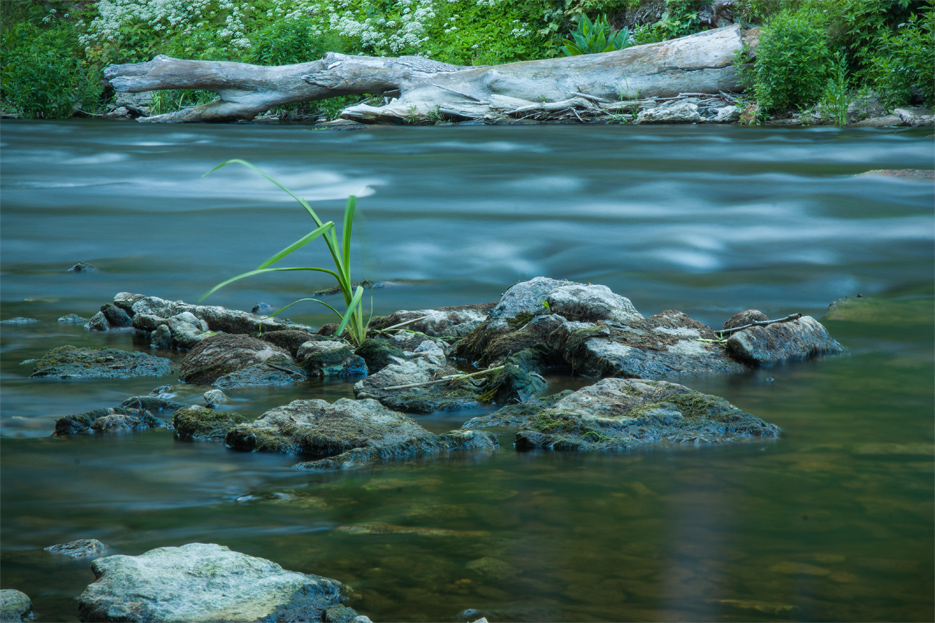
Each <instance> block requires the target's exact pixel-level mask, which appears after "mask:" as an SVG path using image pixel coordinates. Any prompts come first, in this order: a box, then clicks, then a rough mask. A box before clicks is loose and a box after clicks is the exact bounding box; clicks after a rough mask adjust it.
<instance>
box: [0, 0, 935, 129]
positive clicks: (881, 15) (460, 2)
mask: <svg viewBox="0 0 935 623" xmlns="http://www.w3.org/2000/svg"><path fill="white" fill-rule="evenodd" d="M932 2H933V0H736V1H735V2H734V8H735V11H736V13H737V14H738V17H739V19H740V20H741V22H742V23H743V24H744V25H745V26H751V25H760V26H762V27H763V33H762V36H761V39H760V46H759V48H758V51H757V58H756V60H755V62H754V64H753V66H752V67H748V68H747V70H746V72H745V73H746V75H747V78H748V81H749V85H748V86H749V87H750V88H749V89H748V97H749V95H750V94H751V93H752V97H753V98H755V99H756V100H757V102H758V104H759V111H760V115H761V117H764V116H769V115H772V114H777V113H782V112H786V111H788V110H792V109H801V108H804V107H808V106H811V105H813V104H816V103H819V102H822V103H827V104H829V105H834V106H836V107H838V108H840V104H841V101H842V97H843V98H844V99H845V101H846V99H847V98H849V97H852V96H854V95H856V94H857V93H858V92H860V91H863V92H866V91H867V90H870V89H872V90H874V91H875V92H876V93H877V94H878V95H879V96H880V98H881V100H882V101H883V102H884V103H885V105H886V106H888V107H891V108H892V107H895V106H899V105H905V104H909V103H922V102H925V103H928V104H929V105H931V104H933V103H935V93H933V88H935V87H933V71H935V69H933V67H935V60H933V34H935V33H933V10H932ZM647 4H653V5H655V6H656V7H661V9H662V10H661V17H660V18H659V19H658V20H657V21H656V22H654V23H651V24H642V25H637V26H634V27H632V28H631V29H630V44H632V45H637V44H644V43H651V42H655V41H662V40H666V39H671V38H675V37H680V36H685V35H689V34H693V33H695V32H699V31H700V30H702V29H703V28H704V26H703V25H702V23H701V19H700V17H699V12H700V11H701V10H702V9H704V8H705V6H706V5H709V4H710V0H708V1H705V0H516V1H511V0H336V1H335V0H253V1H251V2H245V1H244V0H185V1H183V0H120V2H118V1H117V0H34V1H33V0H31V1H29V2H11V1H9V0H6V1H5V2H3V4H2V5H0V6H2V32H0V36H2V48H0V67H2V91H0V101H2V106H3V110H4V111H6V112H13V113H16V114H19V115H22V116H24V117H30V118H42V119H52V118H64V117H69V116H71V115H72V114H73V113H74V112H75V111H79V110H80V111H85V112H89V113H95V112H101V111H102V110H104V109H105V108H106V106H107V105H108V103H109V102H110V101H111V100H112V98H113V93H111V92H105V91H103V89H102V87H101V85H100V77H101V72H102V71H103V68H104V67H106V66H107V65H109V64H112V63H135V62H141V61H146V60H150V59H151V58H152V57H153V56H155V55H156V54H168V55H170V56H176V57H180V58H191V59H201V60H230V61H238V62H248V63H256V64H263V65H282V64H289V63H299V62H307V61H309V60H313V59H316V58H320V57H321V55H322V54H323V53H324V52H327V51H333V52H344V53H348V54H368V55H384V56H399V55H403V54H420V55H423V56H428V57H429V58H433V59H436V60H439V61H444V62H449V63H456V64H462V65H482V64H497V63H506V62H512V61H521V60H531V59H537V58H546V57H552V56H556V55H560V54H561V50H562V41H563V40H564V39H567V38H568V37H569V36H570V33H571V32H572V31H573V30H575V29H576V27H577V24H578V22H579V21H581V17H582V16H586V17H587V18H589V19H591V20H595V19H599V18H600V16H602V15H607V16H608V17H609V23H610V25H611V26H612V27H613V28H614V29H615V30H617V29H621V28H622V27H623V26H625V22H624V19H625V15H626V13H627V12H628V11H631V12H632V11H634V10H636V9H640V8H645V6H646V5H647ZM134 5H135V6H136V8H135V9H134ZM121 6H122V7H123V8H120V7H121ZM115 7H116V8H115ZM126 7H130V8H129V9H127V8H126ZM167 7H168V8H167ZM407 24H408V26H407ZM404 26H405V28H404ZM407 29H408V30H407ZM841 58H843V65H842V62H840V59H841ZM835 59H839V61H838V62H837V64H835ZM832 87H833V89H832ZM829 94H830V95H829ZM210 97H213V95H210V94H198V93H191V92H165V93H160V94H158V95H157V96H156V98H155V103H154V106H155V107H156V108H157V109H158V110H159V111H160V112H166V111H168V110H173V109H176V108H179V107H182V106H186V105H192V104H193V103H197V102H200V101H205V100H206V99H209V98H210ZM354 99H355V98H353V97H347V98H341V99H340V101H331V102H328V101H325V102H320V103H311V104H308V105H304V106H306V107H312V112H314V111H315V109H317V111H318V112H319V113H321V114H323V115H325V116H329V117H333V116H334V115H335V114H337V112H339V111H340V109H341V108H342V107H343V106H345V105H348V104H350V103H353V100H354Z"/></svg>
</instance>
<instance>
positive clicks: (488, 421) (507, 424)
mask: <svg viewBox="0 0 935 623" xmlns="http://www.w3.org/2000/svg"><path fill="white" fill-rule="evenodd" d="M571 393H572V392H571V390H570V389H566V390H565V391H563V392H560V393H558V394H554V395H552V396H544V397H542V398H538V399H535V398H534V399H532V400H527V401H525V402H520V403H517V404H511V405H507V406H505V407H502V408H500V409H497V410H496V411H494V412H493V413H490V414H487V415H479V416H477V417H473V418H471V419H470V420H468V421H467V422H465V423H464V424H462V425H461V428H462V429H465V430H477V429H479V428H509V429H513V430H516V429H518V428H520V427H521V426H522V425H523V424H524V423H525V422H526V420H528V419H529V418H530V417H532V416H534V415H536V414H537V413H539V412H540V411H544V410H545V409H548V408H550V407H552V406H553V405H555V403H556V402H558V401H559V400H561V399H562V398H564V397H565V396H567V395H569V394H571Z"/></svg>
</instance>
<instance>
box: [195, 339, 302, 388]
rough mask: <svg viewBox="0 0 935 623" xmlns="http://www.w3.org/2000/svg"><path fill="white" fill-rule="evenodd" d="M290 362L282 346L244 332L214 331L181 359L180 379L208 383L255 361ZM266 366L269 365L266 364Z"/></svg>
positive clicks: (255, 363)
mask: <svg viewBox="0 0 935 623" xmlns="http://www.w3.org/2000/svg"><path fill="white" fill-rule="evenodd" d="M277 363H278V364H279V365H280V366H288V365H293V364H294V362H293V361H292V357H290V356H289V353H287V352H286V351H285V350H283V349H282V348H280V347H278V346H275V345H273V344H270V343H269V342H265V341H263V340H258V339H256V338H252V337H249V336H247V335H215V336H213V337H209V338H207V339H205V340H202V341H201V342H199V343H198V345H197V346H195V348H193V349H192V350H191V351H189V353H188V355H186V356H185V359H183V360H182V366H181V370H180V375H179V380H181V381H183V382H185V383H192V384H195V385H210V384H212V383H214V382H215V381H217V380H218V379H219V378H221V377H222V376H225V375H229V374H231V373H234V372H237V371H239V370H243V369H244V368H247V367H250V366H253V365H257V364H264V365H265V364H273V365H276V364H277ZM267 367H268V366H267Z"/></svg>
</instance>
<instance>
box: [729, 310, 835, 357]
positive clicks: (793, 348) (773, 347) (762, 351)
mask: <svg viewBox="0 0 935 623" xmlns="http://www.w3.org/2000/svg"><path fill="white" fill-rule="evenodd" d="M727 351H728V353H730V354H731V356H733V357H734V358H735V359H737V360H739V361H742V362H744V363H746V364H749V365H769V364H774V363H782V362H786V361H795V360H798V359H809V358H811V357H817V356H821V355H835V354H838V353H841V352H843V351H844V348H843V347H842V346H841V345H840V344H838V343H837V342H836V341H835V340H834V339H832V338H831V336H830V335H829V334H828V330H827V329H825V328H824V327H823V326H822V325H821V323H819V322H818V321H817V320H815V319H814V318H812V317H811V316H802V317H801V318H799V319H797V320H792V321H790V322H777V323H774V324H770V325H766V326H753V327H749V328H747V329H743V330H742V331H738V332H736V333H733V334H731V336H730V337H729V338H728V339H727Z"/></svg>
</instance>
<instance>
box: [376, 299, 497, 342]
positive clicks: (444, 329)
mask: <svg viewBox="0 0 935 623" xmlns="http://www.w3.org/2000/svg"><path fill="white" fill-rule="evenodd" d="M493 307H494V303H485V304H481V305H462V306H457V307H441V308H439V309H419V310H414V311H409V310H401V311H398V312H395V313H393V314H390V315H389V316H384V317H382V318H375V319H374V320H373V322H372V323H371V324H370V326H371V327H372V328H373V329H381V330H382V329H386V328H388V327H392V326H396V325H399V324H401V323H404V322H405V323H408V324H406V325H405V327H404V328H405V329H407V330H409V331H417V332H419V333H424V334H425V335H430V336H432V337H439V336H445V337H464V336H465V335H467V334H468V333H470V332H471V331H473V330H474V329H476V328H477V327H478V326H479V325H480V323H482V322H483V321H484V320H485V319H486V318H487V313H488V312H489V311H490V310H491V309H493ZM419 319H421V320H419ZM413 320H415V321H416V322H411V321H413Z"/></svg>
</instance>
